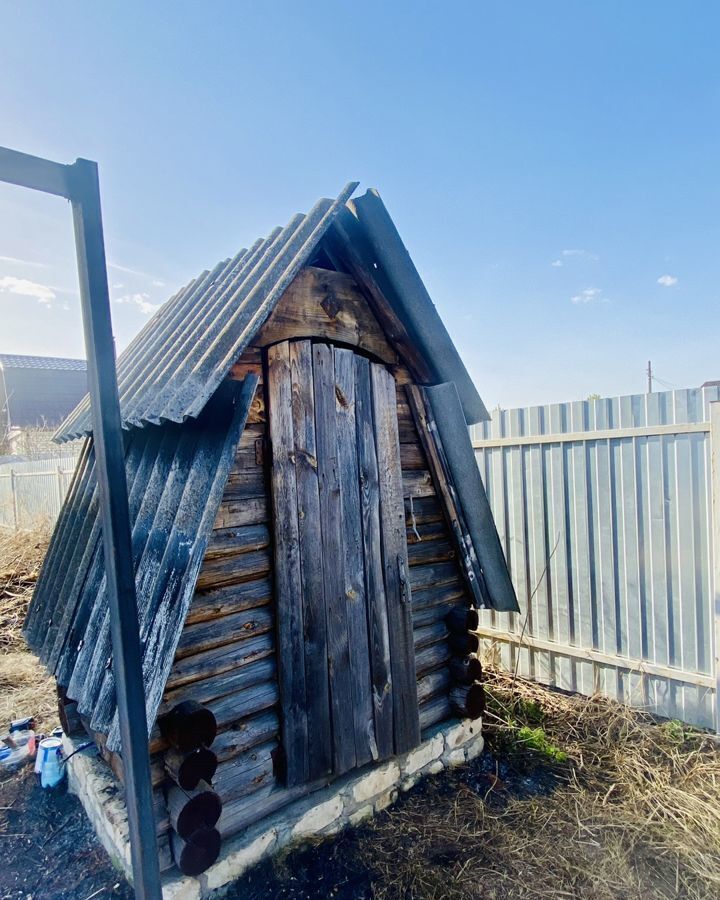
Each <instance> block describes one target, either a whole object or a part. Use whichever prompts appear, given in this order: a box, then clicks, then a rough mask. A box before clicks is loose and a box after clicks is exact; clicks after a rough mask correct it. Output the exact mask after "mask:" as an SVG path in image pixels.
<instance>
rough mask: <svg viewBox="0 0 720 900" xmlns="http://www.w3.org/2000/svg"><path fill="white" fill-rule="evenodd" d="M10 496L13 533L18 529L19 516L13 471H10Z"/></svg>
mask: <svg viewBox="0 0 720 900" xmlns="http://www.w3.org/2000/svg"><path fill="white" fill-rule="evenodd" d="M10 496H11V497H12V505H13V528H14V529H15V531H17V530H18V528H19V527H20V521H19V518H20V517H19V515H18V500H17V485H16V483H15V469H10Z"/></svg>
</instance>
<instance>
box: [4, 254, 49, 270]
mask: <svg viewBox="0 0 720 900" xmlns="http://www.w3.org/2000/svg"><path fill="white" fill-rule="evenodd" d="M0 262H4V263H11V264H12V265H15V266H32V267H33V268H35V269H46V268H47V266H46V265H45V263H41V262H32V260H29V259H18V258H17V256H0Z"/></svg>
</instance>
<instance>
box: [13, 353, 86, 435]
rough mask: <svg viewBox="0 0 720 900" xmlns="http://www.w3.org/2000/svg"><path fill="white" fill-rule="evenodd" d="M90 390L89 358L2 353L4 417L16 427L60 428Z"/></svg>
mask: <svg viewBox="0 0 720 900" xmlns="http://www.w3.org/2000/svg"><path fill="white" fill-rule="evenodd" d="M86 391H87V373H86V370H85V362H84V361H83V360H81V359H57V358H55V357H49V356H14V355H11V354H8V353H5V354H0V419H1V420H3V421H5V422H6V423H8V424H9V426H10V427H14V428H57V426H58V425H59V424H60V422H62V420H63V419H64V418H65V416H67V414H68V413H69V412H70V410H72V408H73V407H74V406H75V405H76V404H77V403H78V401H79V400H80V399H81V398H82V397H83V396H84V395H85V392H86Z"/></svg>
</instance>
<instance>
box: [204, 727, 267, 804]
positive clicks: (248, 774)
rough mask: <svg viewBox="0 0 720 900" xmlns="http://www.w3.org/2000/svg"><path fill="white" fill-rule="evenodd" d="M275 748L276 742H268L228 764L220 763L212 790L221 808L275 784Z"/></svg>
mask: <svg viewBox="0 0 720 900" xmlns="http://www.w3.org/2000/svg"><path fill="white" fill-rule="evenodd" d="M277 746H278V743H277V741H269V742H268V743H266V744H261V745H260V746H258V747H254V748H253V749H252V750H250V751H248V752H247V753H244V754H242V755H241V756H237V757H235V758H233V759H231V760H230V761H229V762H226V763H221V765H220V766H219V767H218V770H217V773H216V775H215V782H214V788H215V791H216V793H217V794H218V796H219V797H220V798H221V800H222V804H223V807H224V806H225V804H227V803H229V802H230V801H232V800H236V799H237V798H238V797H245V796H247V795H248V794H254V793H255V792H256V791H258V790H260V788H262V787H265V786H266V785H268V784H273V783H274V782H275V776H274V774H273V757H272V754H273V752H274V751H275V750H276V749H277Z"/></svg>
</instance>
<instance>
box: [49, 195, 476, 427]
mask: <svg viewBox="0 0 720 900" xmlns="http://www.w3.org/2000/svg"><path fill="white" fill-rule="evenodd" d="M356 187H357V183H355V182H351V183H350V184H348V185H346V186H345V188H343V190H342V191H341V193H340V195H339V196H338V197H337V199H335V200H327V199H323V200H319V201H318V202H317V203H316V204H315V206H314V207H313V208H312V209H311V210H310V212H309V213H307V215H301V214H298V215H295V216H293V218H292V219H290V221H289V222H288V224H287V225H286V226H285V227H284V228H279V227H278V228H275V229H274V230H273V231H271V232H270V234H269V235H268V236H267V237H266V238H264V239H260V240H257V241H256V242H255V243H254V244H253V245H252V246H251V247H250V248H249V249H247V250H245V249H244V250H241V251H240V252H239V253H237V254H236V255H235V256H234V257H233V258H232V259H225V260H223V261H222V262H220V263H218V264H217V265H216V266H215V268H214V269H212V270H211V271H205V272H203V273H202V274H201V275H199V276H198V277H197V278H195V279H194V280H193V281H191V282H190V283H189V284H188V285H187V286H186V287H184V288H182V290H180V291H178V293H177V294H175V295H174V296H173V297H171V298H170V299H169V300H168V301H167V302H166V303H165V304H164V305H163V306H162V307H161V308H160V310H159V311H158V312H157V313H156V314H155V315H154V316H153V317H152V319H151V320H150V321H149V322H148V323H147V325H146V326H145V328H143V330H142V331H141V332H140V333H139V334H138V335H137V337H136V338H135V339H134V340H133V341H132V343H131V344H130V345H129V346H128V347H127V349H126V350H125V351H124V352H123V353H122V354H121V355H120V357H119V358H118V364H117V368H118V389H119V394H120V409H121V415H122V424H123V428H126V429H127V428H132V427H133V426H135V427H140V428H142V427H144V426H145V425H159V424H161V423H163V422H178V423H180V422H184V421H185V420H186V419H189V418H195V417H197V416H198V415H199V414H200V412H201V411H202V409H203V408H204V406H205V404H206V403H207V402H208V400H209V398H210V397H211V396H212V394H213V393H214V392H215V391H216V390H217V388H218V386H219V385H220V383H221V382H222V380H223V379H224V378H225V376H226V375H227V374H228V372H229V371H230V369H231V368H232V366H233V364H234V363H235V362H236V361H237V359H238V358H239V357H240V356H241V354H242V353H243V351H244V350H245V348H246V347H247V346H248V345H249V344H250V343H251V342H252V340H253V338H254V336H255V335H256V334H257V332H258V331H259V330H260V328H261V327H262V326H263V324H264V323H265V321H266V320H267V318H268V316H269V315H270V314H271V312H272V311H273V309H274V308H275V306H276V304H277V303H278V301H279V300H280V298H281V297H282V295H283V293H284V291H285V288H286V287H287V286H288V285H289V284H290V282H291V281H292V280H293V278H294V277H295V276H296V275H297V274H298V272H299V271H300V269H301V268H302V267H303V266H304V265H306V264H307V263H308V261H309V259H310V258H311V256H312V254H313V253H314V252H315V251H317V249H318V246H319V244H320V242H321V241H322V239H323V238H324V237H325V235H326V234H328V232H330V233H331V234H332V235H333V236H334V237H335V238H336V239H337V240H338V241H340V243H343V244H352V248H353V251H354V252H355V253H356V254H359V255H360V256H362V258H363V263H364V265H365V266H366V268H367V269H368V270H369V271H371V273H372V278H373V280H374V281H375V282H376V283H377V285H378V286H379V287H380V289H381V291H382V294H383V296H384V297H385V299H386V301H387V302H388V303H389V304H390V306H391V307H392V309H393V312H394V314H395V315H396V316H397V317H398V319H399V320H400V321H401V323H402V325H403V326H404V328H405V329H406V331H407V333H408V334H409V335H410V337H411V338H412V340H413V341H414V343H415V345H416V346H417V348H418V350H419V352H420V353H421V354H422V355H423V357H424V359H425V362H426V364H427V366H428V369H429V370H430V372H431V375H432V382H433V383H441V382H446V381H453V382H454V383H455V386H456V387H457V391H458V394H459V396H460V401H461V403H462V406H463V412H464V414H465V418H466V419H467V421H468V423H470V424H473V423H475V422H479V421H481V420H484V419H487V418H489V416H488V414H487V410H486V409H485V406H484V405H483V402H482V400H481V399H480V396H479V394H478V392H477V390H476V388H475V386H474V384H473V382H472V379H471V378H470V376H469V374H468V372H467V370H466V368H465V365H464V364H463V362H462V360H461V359H460V356H459V354H458V351H457V349H456V347H455V345H454V344H453V342H452V339H451V338H450V336H449V334H448V333H447V331H446V329H445V326H444V325H443V323H442V321H441V320H440V317H439V315H438V313H437V310H436V309H435V306H434V304H433V302H432V300H431V299H430V296H429V295H428V293H427V291H426V289H425V287H424V285H423V283H422V280H421V279H420V276H419V275H418V272H417V270H416V269H415V266H414V265H413V263H412V260H411V259H410V256H409V254H408V252H407V250H406V248H405V246H404V244H403V242H402V240H401V239H400V235H399V234H398V233H397V230H396V229H395V226H394V225H393V223H392V220H391V219H390V216H389V214H388V212H387V210H386V209H385V206H384V205H383V202H382V200H381V199H380V195H379V194H378V193H377V192H376V191H368V192H367V193H366V194H365V195H364V196H362V197H358V198H356V199H355V200H352V201H351V200H350V196H351V195H352V193H353V191H354V190H355V188H356ZM91 431H92V423H91V420H90V402H89V398H88V397H85V398H84V399H83V401H82V402H81V403H80V404H79V406H78V407H77V409H75V410H74V411H73V412H72V414H71V415H70V416H69V417H68V419H67V421H65V422H64V423H63V424H62V426H61V428H60V429H58V431H57V433H56V435H55V439H56V440H57V441H59V442H62V441H68V440H73V439H76V438H80V437H84V436H87V435H89V434H90V433H91Z"/></svg>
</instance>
